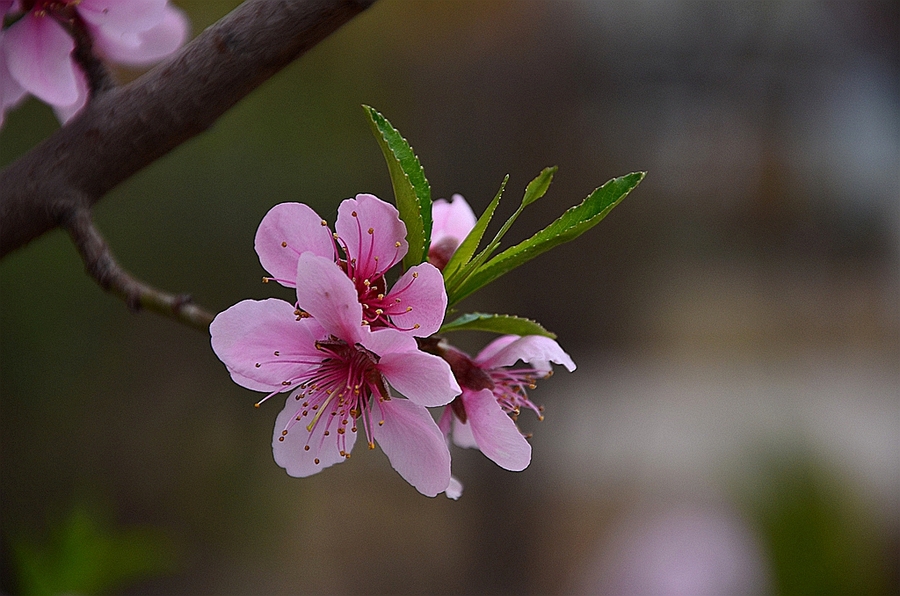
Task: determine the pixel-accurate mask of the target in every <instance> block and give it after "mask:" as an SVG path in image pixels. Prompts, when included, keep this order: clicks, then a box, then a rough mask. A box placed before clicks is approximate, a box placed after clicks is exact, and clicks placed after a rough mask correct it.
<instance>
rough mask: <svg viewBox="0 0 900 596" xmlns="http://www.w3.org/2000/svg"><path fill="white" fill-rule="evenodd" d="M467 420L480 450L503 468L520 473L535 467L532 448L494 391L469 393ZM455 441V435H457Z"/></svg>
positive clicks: (466, 398)
mask: <svg viewBox="0 0 900 596" xmlns="http://www.w3.org/2000/svg"><path fill="white" fill-rule="evenodd" d="M464 403H465V405H466V417H467V418H468V426H470V427H471V429H472V435H473V436H474V437H475V441H476V442H477V443H478V448H479V449H481V452H482V453H484V454H485V456H487V458H488V459H490V460H491V461H493V462H494V463H496V464H497V465H498V466H500V467H501V468H504V469H506V470H510V471H513V472H519V471H521V470H524V469H525V468H527V467H528V464H529V463H531V445H530V444H529V443H528V441H527V440H526V439H525V437H523V436H522V433H521V432H519V428H518V427H517V426H516V423H515V422H513V419H512V418H510V417H509V416H508V415H507V414H506V413H505V412H504V411H503V410H502V409H501V408H500V404H498V403H497V399H496V398H495V397H494V394H493V393H491V390H490V389H482V390H481V391H475V392H471V393H466V396H465V402H464ZM454 437H455V434H454Z"/></svg>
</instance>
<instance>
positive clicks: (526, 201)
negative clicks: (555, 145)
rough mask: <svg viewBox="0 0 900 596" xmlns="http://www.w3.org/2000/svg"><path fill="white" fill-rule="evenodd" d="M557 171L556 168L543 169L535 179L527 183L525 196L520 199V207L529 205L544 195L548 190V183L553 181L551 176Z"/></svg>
mask: <svg viewBox="0 0 900 596" xmlns="http://www.w3.org/2000/svg"><path fill="white" fill-rule="evenodd" d="M558 169H559V168H558V167H556V166H553V167H552V168H544V169H543V170H541V173H540V174H538V177H537V178H535V179H534V180H532V181H531V182H529V183H528V186H526V187H525V196H524V197H522V207H527V206H528V205H531V204H532V203H534V202H535V201H537V200H538V199H539V198H541V197H542V196H544V194H546V192H547V189H548V188H550V183H551V182H552V181H553V174H555V173H556V170H558Z"/></svg>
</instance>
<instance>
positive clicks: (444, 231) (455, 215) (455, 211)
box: [431, 194, 476, 244]
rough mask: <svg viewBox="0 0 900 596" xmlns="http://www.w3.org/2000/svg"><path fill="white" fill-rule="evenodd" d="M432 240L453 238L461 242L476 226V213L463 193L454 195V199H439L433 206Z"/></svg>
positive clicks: (435, 241) (438, 240) (436, 241)
mask: <svg viewBox="0 0 900 596" xmlns="http://www.w3.org/2000/svg"><path fill="white" fill-rule="evenodd" d="M431 218H432V221H433V224H432V227H431V241H432V242H434V243H438V242H440V241H441V240H443V239H444V238H452V239H454V240H456V243H457V244H460V243H461V242H462V241H463V240H465V239H466V236H468V235H469V232H471V231H472V228H474V227H475V222H476V219H475V213H474V212H473V211H472V208H471V207H469V204H468V203H467V202H466V200H465V199H464V198H463V197H462V195H459V194H456V195H453V198H452V201H451V202H449V203H448V202H447V201H446V200H444V199H438V200H437V201H435V202H434V204H433V205H432V207H431Z"/></svg>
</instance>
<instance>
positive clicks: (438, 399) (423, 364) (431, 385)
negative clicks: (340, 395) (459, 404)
mask: <svg viewBox="0 0 900 596" xmlns="http://www.w3.org/2000/svg"><path fill="white" fill-rule="evenodd" d="M377 333H382V332H381V331H377V332H376V334H377ZM380 356H381V359H380V360H379V361H378V366H377V368H378V370H379V371H380V372H381V374H383V375H384V378H385V379H387V381H388V383H390V384H391V386H392V387H393V388H394V389H396V390H397V391H399V392H400V393H402V394H403V395H404V396H406V397H407V398H408V399H409V400H410V401H411V402H413V403H416V404H418V405H420V406H427V407H434V406H443V405H444V404H448V403H450V402H451V401H453V398H454V397H456V396H457V395H459V393H460V391H461V389H460V388H459V384H458V383H457V382H456V378H455V377H454V376H453V372H452V371H451V370H450V365H449V364H447V362H446V361H445V360H444V359H443V358H439V357H438V356H434V355H433V354H426V353H425V352H422V351H420V350H412V351H410V352H402V353H391V354H380Z"/></svg>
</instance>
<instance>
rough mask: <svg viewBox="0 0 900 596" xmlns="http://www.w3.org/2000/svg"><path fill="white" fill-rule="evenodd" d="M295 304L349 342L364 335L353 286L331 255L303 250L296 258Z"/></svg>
mask: <svg viewBox="0 0 900 596" xmlns="http://www.w3.org/2000/svg"><path fill="white" fill-rule="evenodd" d="M296 278H297V304H298V305H299V306H300V308H302V309H303V310H305V311H306V312H308V313H309V314H311V315H312V316H313V317H314V318H315V319H316V320H317V321H318V322H319V323H320V324H321V325H322V327H324V328H325V330H326V331H327V332H328V333H330V334H332V335H334V336H336V337H339V338H340V339H342V340H344V341H345V342H347V343H348V344H350V345H353V344H356V343H359V342H360V341H362V337H363V331H364V330H363V325H362V320H363V318H362V305H361V304H360V303H359V295H358V294H357V293H356V286H354V285H353V282H352V281H350V278H349V277H347V275H346V274H345V273H344V272H343V271H342V270H341V268H340V267H339V266H338V265H337V264H336V263H335V262H334V261H333V260H331V259H329V258H326V257H320V256H317V255H314V254H313V253H311V252H305V253H303V254H302V255H300V258H299V259H298V260H297V275H296Z"/></svg>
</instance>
